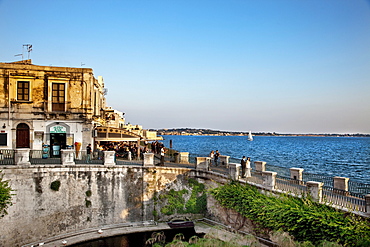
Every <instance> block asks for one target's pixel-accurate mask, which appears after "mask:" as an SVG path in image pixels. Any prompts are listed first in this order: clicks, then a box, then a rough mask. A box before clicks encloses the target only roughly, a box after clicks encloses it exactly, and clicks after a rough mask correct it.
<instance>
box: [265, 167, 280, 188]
mask: <svg viewBox="0 0 370 247" xmlns="http://www.w3.org/2000/svg"><path fill="white" fill-rule="evenodd" d="M276 175H277V172H270V171H264V172H262V177H263V185H264V186H265V188H266V189H269V190H273V189H275V184H276Z"/></svg>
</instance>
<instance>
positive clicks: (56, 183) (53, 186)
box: [50, 180, 60, 191]
mask: <svg viewBox="0 0 370 247" xmlns="http://www.w3.org/2000/svg"><path fill="white" fill-rule="evenodd" d="M59 187H60V181H59V180H56V181H53V182H52V183H51V184H50V189H52V190H54V191H59Z"/></svg>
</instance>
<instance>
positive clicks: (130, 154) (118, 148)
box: [86, 141, 166, 166]
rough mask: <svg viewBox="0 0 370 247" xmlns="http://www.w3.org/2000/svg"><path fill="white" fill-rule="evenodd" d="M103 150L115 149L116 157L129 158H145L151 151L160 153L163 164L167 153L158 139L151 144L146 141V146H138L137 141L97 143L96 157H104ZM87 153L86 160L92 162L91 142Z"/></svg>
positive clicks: (87, 147)
mask: <svg viewBox="0 0 370 247" xmlns="http://www.w3.org/2000/svg"><path fill="white" fill-rule="evenodd" d="M103 151H115V152H116V157H120V158H125V159H128V160H134V159H144V153H149V152H150V151H151V152H152V153H154V154H160V156H161V159H160V160H161V163H160V165H162V166H163V165H164V156H165V153H166V149H165V147H164V145H163V144H162V143H160V142H157V141H154V142H152V143H151V145H149V143H147V142H146V143H145V145H144V146H138V144H137V143H131V142H101V143H95V149H94V153H95V154H94V157H95V156H96V155H97V158H98V159H103ZM86 154H87V155H86V162H87V163H90V162H91V158H92V155H93V152H92V146H91V144H88V145H87V146H86Z"/></svg>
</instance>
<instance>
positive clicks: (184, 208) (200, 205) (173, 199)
mask: <svg viewBox="0 0 370 247" xmlns="http://www.w3.org/2000/svg"><path fill="white" fill-rule="evenodd" d="M188 183H189V186H190V187H191V194H190V197H189V199H188V200H187V201H186V200H185V195H187V194H189V191H188V190H186V189H183V190H180V191H175V190H174V189H171V190H170V191H169V192H168V193H166V194H162V195H160V196H159V198H158V199H159V200H160V201H161V202H164V201H167V203H166V204H165V206H163V207H162V208H161V213H162V214H165V215H172V214H185V213H192V214H201V213H204V212H206V210H207V195H206V193H205V190H204V185H203V184H201V183H199V182H197V181H196V180H195V179H189V180H188Z"/></svg>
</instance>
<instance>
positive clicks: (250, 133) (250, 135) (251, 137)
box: [248, 131, 253, 141]
mask: <svg viewBox="0 0 370 247" xmlns="http://www.w3.org/2000/svg"><path fill="white" fill-rule="evenodd" d="M248 141H253V136H252V132H251V131H249V133H248Z"/></svg>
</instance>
